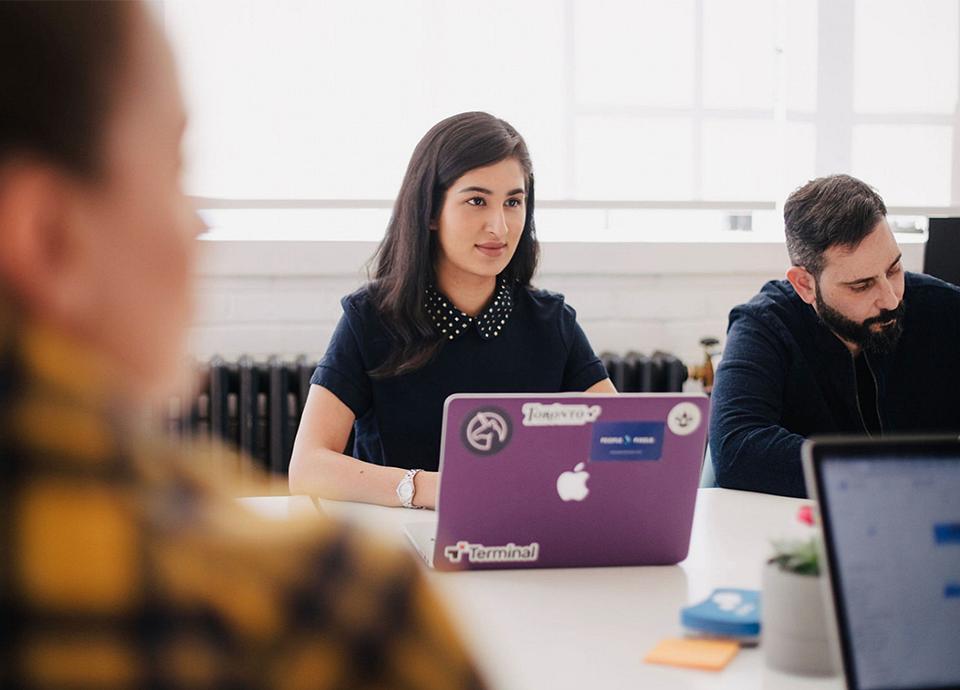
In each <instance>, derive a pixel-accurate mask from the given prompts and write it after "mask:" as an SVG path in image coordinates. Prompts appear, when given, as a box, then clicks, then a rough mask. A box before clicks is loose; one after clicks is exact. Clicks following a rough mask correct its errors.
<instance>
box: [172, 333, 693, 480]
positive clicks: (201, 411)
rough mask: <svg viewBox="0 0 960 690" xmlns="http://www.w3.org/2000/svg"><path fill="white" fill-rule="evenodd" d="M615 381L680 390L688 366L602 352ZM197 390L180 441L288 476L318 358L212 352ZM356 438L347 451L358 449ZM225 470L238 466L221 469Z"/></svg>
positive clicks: (634, 388)
mask: <svg viewBox="0 0 960 690" xmlns="http://www.w3.org/2000/svg"><path fill="white" fill-rule="evenodd" d="M601 359H602V360H603V364H604V366H605V367H606V369H607V372H608V373H609V375H610V379H611V380H612V381H613V384H614V385H615V386H616V387H617V390H618V391H621V392H674V391H680V390H682V387H683V382H684V381H685V380H686V378H687V369H686V367H685V366H684V365H683V363H682V362H681V361H680V360H679V359H677V358H676V357H674V356H673V355H671V354H668V353H664V352H655V353H653V354H652V355H649V356H647V355H643V354H640V353H636V352H629V353H627V354H626V355H624V356H619V355H615V354H611V353H604V354H602V355H601ZM196 366H197V372H196V373H197V377H196V378H197V381H198V385H197V388H196V393H195V394H193V395H191V396H189V397H187V396H182V397H175V398H171V399H170V404H169V408H168V409H167V410H166V411H165V415H164V417H165V418H164V423H165V426H166V429H167V431H168V432H169V434H170V435H171V436H173V437H174V438H175V439H177V440H178V441H179V442H180V443H182V444H189V443H191V442H192V440H193V439H197V438H199V439H200V440H206V439H215V440H222V441H224V442H225V443H226V444H227V446H229V447H232V448H236V449H239V450H240V451H241V452H243V453H244V454H245V455H247V456H248V457H250V458H253V460H254V462H255V463H256V464H257V465H259V466H260V467H261V468H263V469H265V470H267V471H269V472H271V473H274V474H279V475H285V474H286V473H287V467H288V465H289V464H290V454H291V452H292V451H293V441H294V439H295V438H296V435H297V427H298V426H299V424H300V415H301V413H302V412H303V406H304V404H305V403H306V400H307V393H308V392H309V390H310V377H311V375H312V374H313V370H314V367H315V366H316V362H315V360H312V359H308V358H307V356H306V355H302V356H300V357H298V358H297V359H296V360H295V361H292V362H290V361H282V360H280V359H279V358H277V357H271V358H269V359H267V360H266V361H265V362H263V361H254V360H253V359H252V358H250V357H241V358H240V359H238V360H237V361H235V362H229V361H225V360H224V359H222V358H220V357H214V358H212V359H211V360H210V361H209V362H207V363H206V364H198V365H196ZM352 445H353V444H352V442H351V443H350V444H348V449H349V448H352ZM222 469H223V470H224V471H225V472H231V471H237V468H230V467H223V468H222Z"/></svg>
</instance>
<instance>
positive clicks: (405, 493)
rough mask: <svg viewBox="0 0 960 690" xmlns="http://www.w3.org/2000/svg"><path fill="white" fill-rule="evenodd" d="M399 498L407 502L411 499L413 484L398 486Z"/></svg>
mask: <svg viewBox="0 0 960 690" xmlns="http://www.w3.org/2000/svg"><path fill="white" fill-rule="evenodd" d="M400 498H402V499H403V500H404V501H408V500H410V499H411V498H413V482H404V483H403V484H402V485H401V486H400Z"/></svg>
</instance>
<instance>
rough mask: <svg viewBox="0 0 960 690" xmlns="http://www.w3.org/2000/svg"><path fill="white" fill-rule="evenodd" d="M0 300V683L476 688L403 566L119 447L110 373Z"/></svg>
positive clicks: (124, 442) (162, 454)
mask: <svg viewBox="0 0 960 690" xmlns="http://www.w3.org/2000/svg"><path fill="white" fill-rule="evenodd" d="M4 309H5V306H4V304H3V302H2V300H0V473H2V479H0V635H2V643H3V644H2V652H0V686H2V687H17V688H98V689H112V688H138V689H139V688H145V689H146V688H151V689H152V688H156V689H159V688H237V689H239V688H411V689H413V688H477V687H481V681H480V680H479V679H478V677H477V675H476V673H475V671H474V669H473V667H472V665H471V663H470V661H469V659H468V658H467V657H466V655H465V653H464V651H463V649H462V647H461V646H460V643H459V638H458V637H457V636H456V634H455V633H454V632H453V631H452V629H451V628H450V627H449V625H448V622H447V620H446V618H445V617H444V616H443V615H442V613H441V611H440V610H439V608H438V605H437V602H436V601H435V599H434V598H433V597H432V595H431V593H430V592H429V591H428V590H427V589H426V586H425V583H424V581H423V578H422V576H421V574H420V573H419V571H418V569H417V567H416V565H415V564H414V563H413V561H412V559H410V558H408V557H404V556H403V555H402V554H399V553H395V552H393V551H389V550H385V549H381V548H380V547H378V546H374V545H371V544H370V543H368V542H367V541H364V540H362V539H360V538H358V537H357V536H356V535H354V534H352V533H351V532H350V531H349V530H348V529H347V528H345V527H343V526H341V525H338V524H335V523H333V522H330V521H326V520H323V519H320V518H317V519H311V520H306V521H304V522H296V523H289V522H279V521H267V520H263V519H260V518H258V517H256V516H254V515H251V514H250V513H248V512H247V511H245V510H244V509H242V508H241V507H240V506H238V505H237V504H236V502H235V501H233V500H232V499H231V498H229V497H228V496H227V495H226V494H225V493H222V492H221V491H220V490H217V489H215V488H214V487H213V485H212V484H210V483H209V482H207V481H205V480H204V479H203V478H202V477H201V475H200V473H198V472H196V471H193V470H191V469H190V468H189V466H188V465H187V464H186V462H187V461H188V460H189V458H180V457H177V456H176V455H175V454H174V453H172V452H171V451H169V450H163V449H162V448H161V447H160V446H157V445H154V446H152V447H151V446H150V445H149V444H143V443H139V442H134V441H133V438H134V437H135V434H133V433H132V432H129V431H128V430H126V429H125V428H124V427H123V424H122V423H121V422H120V421H119V420H121V419H122V418H123V415H122V414H116V413H115V412H117V411H116V410H113V411H112V410H111V405H112V401H111V400H110V399H109V398H108V397H106V394H105V393H104V391H105V390H106V388H107V387H106V386H105V385H104V381H106V380H109V372H108V369H107V368H106V367H104V366H103V364H102V363H98V362H97V361H96V358H95V357H93V356H91V355H90V354H89V353H86V354H84V353H82V352H81V349H80V348H78V347H77V346H76V345H75V344H74V343H71V342H70V341H69V339H66V338H62V337H60V336H59V335H58V334H56V333H54V332H52V331H50V330H49V329H44V328H42V327H39V326H37V325H32V326H31V325H24V322H23V321H22V320H19V319H16V318H14V316H13V315H12V314H11V313H10V312H9V310H8V311H6V312H5V311H4Z"/></svg>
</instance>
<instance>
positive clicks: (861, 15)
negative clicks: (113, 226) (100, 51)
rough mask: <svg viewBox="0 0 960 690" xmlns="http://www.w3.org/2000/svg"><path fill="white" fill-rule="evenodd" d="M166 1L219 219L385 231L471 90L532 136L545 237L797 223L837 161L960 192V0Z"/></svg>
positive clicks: (891, 178)
mask: <svg viewBox="0 0 960 690" xmlns="http://www.w3.org/2000/svg"><path fill="white" fill-rule="evenodd" d="M160 4H161V6H162V11H163V16H164V19H165V21H166V24H167V28H168V30H169V32H170V34H171V37H172V39H173V43H174V47H175V51H176V53H177V56H178V59H179V62H180V65H181V72H182V74H183V78H184V86H185V92H186V96H187V100H188V105H189V107H190V111H191V117H192V120H191V125H190V129H189V132H188V142H187V143H188V147H187V148H188V161H189V164H190V165H189V171H190V173H189V177H188V189H189V190H190V192H191V193H192V194H193V195H195V196H197V197H199V198H200V205H201V206H202V207H204V208H206V209H208V210H209V211H210V213H209V215H208V219H209V220H210V222H211V224H212V225H214V226H215V227H228V228H230V229H232V230H234V231H236V232H240V233H255V234H256V233H259V234H260V235H261V236H270V233H271V232H272V231H274V230H275V229H276V228H278V227H283V228H287V229H289V228H291V227H294V228H298V229H299V230H298V232H301V233H310V234H312V235H314V236H322V237H324V238H328V239H342V238H358V237H362V238H367V239H374V238H378V237H379V236H380V235H381V234H382V231H383V225H384V222H385V218H386V217H387V216H388V214H389V207H390V203H391V200H392V198H393V197H394V195H395V194H396V191H397V189H398V187H399V184H400V180H401V178H402V176H403V172H404V169H405V166H406V163H407V160H408V158H409V156H410V154H411V152H412V150H413V147H414V145H415V144H416V142H417V141H418V140H419V138H420V137H421V136H422V135H423V133H424V132H426V130H427V129H428V128H429V127H430V126H431V125H433V124H434V123H435V122H437V121H438V120H440V119H441V118H443V117H445V116H447V115H450V114H453V113H456V112H460V111H464V110H473V109H482V110H487V111H489V112H492V113H494V114H496V115H498V116H500V117H503V118H504V119H506V120H508V121H510V122H511V123H512V124H514V125H515V126H516V127H517V129H518V130H519V131H520V132H522V133H523V135H524V137H525V138H526V139H527V142H528V144H529V146H530V149H531V155H532V157H533V161H534V166H535V168H536V173H537V185H538V186H537V192H538V202H539V207H538V221H539V226H540V230H541V237H542V238H545V239H563V238H570V239H581V238H582V233H584V232H589V233H590V236H591V239H607V238H614V237H616V238H618V239H623V238H625V237H626V238H629V237H639V236H640V235H642V234H643V233H644V232H650V231H652V230H653V229H657V230H663V229H665V228H666V229H669V230H676V231H678V232H688V233H692V234H691V235H690V236H691V237H697V236H700V234H702V233H704V232H706V233H708V234H709V233H717V232H720V231H721V230H722V229H724V228H728V227H739V228H743V227H744V224H743V223H741V222H739V221H736V222H733V221H731V218H730V217H729V216H730V215H731V214H733V215H742V214H743V213H746V214H747V215H753V216H754V218H755V222H753V223H752V224H750V223H748V224H747V226H749V227H751V228H752V231H753V232H759V231H766V230H768V231H769V232H772V233H776V232H779V228H778V225H779V223H778V222H777V220H776V214H775V213H772V211H774V210H775V208H776V206H777V204H779V203H782V201H783V199H784V198H785V197H786V195H787V194H788V193H789V191H790V190H792V189H794V188H795V187H797V186H798V185H799V184H801V183H803V182H804V181H806V180H807V179H810V178H812V177H815V176H817V175H820V174H828V173H833V172H851V173H852V174H854V175H858V176H860V177H862V178H863V179H865V180H866V181H868V182H869V183H871V184H873V185H874V186H876V187H877V188H878V190H879V191H880V193H881V194H882V195H883V196H884V198H885V199H886V200H887V202H888V205H890V206H892V207H896V206H906V207H948V206H957V205H960V179H955V178H956V177H958V175H953V174H952V171H953V170H954V169H958V170H960V162H958V161H960V142H957V141H956V139H957V138H956V136H955V132H956V129H957V127H958V122H960V116H958V114H957V99H958V91H957V84H958V80H960V77H958V61H960V56H958V47H957V43H958V34H960V31H958V29H960V17H958V10H957V3H956V2H955V0H927V1H925V2H923V3H903V2H900V1H898V0H631V1H629V2H628V1H626V0H524V1H522V2H517V1H516V0H513V1H509V0H491V1H490V2H487V3H483V4H480V5H476V4H474V5H464V4H463V3H450V2H445V1H444V0H408V1H405V2H402V3H398V2H391V1H390V0H353V1H352V2H349V3H342V2H327V1H316V0H303V1H294V0H273V1H271V2H269V3H267V2H262V1H260V0H231V1H230V2H225V1H218V0H203V1H199V2H198V1H197V0H163V2H162V3H160ZM242 208H252V209H255V210H257V213H250V214H244V213H240V212H239V210H240V209H242ZM671 209H673V210H674V211H673V212H671V213H665V212H664V211H665V210H671ZM757 221H759V222H757ZM671 224H674V225H676V228H670V227H669V226H670V225H671ZM654 225H655V226H656V227H654ZM603 233H606V236H603ZM674 236H675V235H674Z"/></svg>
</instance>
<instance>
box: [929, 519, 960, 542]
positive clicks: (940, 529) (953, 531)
mask: <svg viewBox="0 0 960 690" xmlns="http://www.w3.org/2000/svg"><path fill="white" fill-rule="evenodd" d="M933 540H934V541H935V542H936V543H937V544H939V545H941V546H943V545H945V544H958V545H960V522H953V523H950V522H944V523H941V524H939V525H934V526H933Z"/></svg>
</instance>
